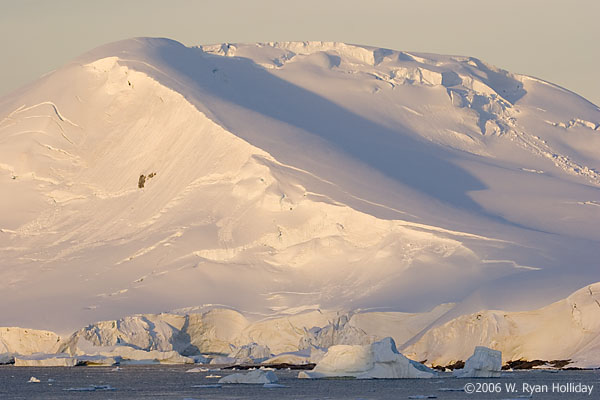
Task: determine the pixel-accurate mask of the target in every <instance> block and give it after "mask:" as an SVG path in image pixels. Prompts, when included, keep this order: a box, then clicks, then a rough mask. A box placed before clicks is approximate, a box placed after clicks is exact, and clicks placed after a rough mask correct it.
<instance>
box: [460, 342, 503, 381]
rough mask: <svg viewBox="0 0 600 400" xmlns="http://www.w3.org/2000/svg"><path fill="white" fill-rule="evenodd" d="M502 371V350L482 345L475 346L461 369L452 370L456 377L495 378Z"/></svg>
mask: <svg viewBox="0 0 600 400" xmlns="http://www.w3.org/2000/svg"><path fill="white" fill-rule="evenodd" d="M501 371H502V352H500V351H498V350H492V349H489V348H487V347H484V346H477V347H475V352H474V353H473V355H472V356H471V357H469V359H468V360H467V361H466V362H465V367H464V368H463V369H457V370H454V376H455V377H457V378H497V377H499V376H500V375H501Z"/></svg>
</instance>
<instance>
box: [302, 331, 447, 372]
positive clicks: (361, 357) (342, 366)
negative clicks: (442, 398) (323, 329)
mask: <svg viewBox="0 0 600 400" xmlns="http://www.w3.org/2000/svg"><path fill="white" fill-rule="evenodd" d="M434 376H435V372H434V371H433V370H431V369H429V368H427V367H426V366H424V365H423V364H420V363H417V362H415V361H412V360H409V359H408V358H406V357H404V356H403V355H402V354H400V353H399V352H398V350H397V349H396V344H395V343H394V340H393V339H392V338H389V337H388V338H385V339H383V340H381V341H379V342H375V343H372V344H370V345H356V346H349V345H338V346H332V347H330V348H329V349H328V351H327V353H326V354H325V356H324V357H323V359H322V360H321V361H319V363H317V365H316V366H315V368H314V369H313V370H312V371H301V372H300V373H299V374H298V378H325V377H355V378H357V379H398V378H432V377H434Z"/></svg>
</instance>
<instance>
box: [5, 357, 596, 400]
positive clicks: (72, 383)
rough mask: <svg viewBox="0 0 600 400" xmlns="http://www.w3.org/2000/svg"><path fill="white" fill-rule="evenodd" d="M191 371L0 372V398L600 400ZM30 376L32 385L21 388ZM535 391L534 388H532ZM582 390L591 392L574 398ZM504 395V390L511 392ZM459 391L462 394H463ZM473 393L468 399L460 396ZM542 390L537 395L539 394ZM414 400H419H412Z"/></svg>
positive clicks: (530, 378)
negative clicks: (269, 384) (235, 381)
mask: <svg viewBox="0 0 600 400" xmlns="http://www.w3.org/2000/svg"><path fill="white" fill-rule="evenodd" d="M190 368H192V367H191V366H182V365H177V366H172V365H152V366H124V367H121V368H120V369H119V370H118V371H115V370H114V368H113V367H73V368H54V367H45V368H33V367H14V366H0V399H3V400H4V399H179V400H183V399H282V398H283V399H410V398H427V396H435V397H430V398H437V399H448V400H450V399H473V400H475V399H522V398H526V397H528V395H529V394H530V393H529V392H528V390H533V389H537V390H540V391H541V392H538V393H533V395H532V398H534V399H600V371H560V372H557V373H550V372H544V371H539V370H534V371H515V372H505V373H503V376H502V377H501V378H496V379H483V378H480V379H468V378H467V379H456V378H452V376H451V375H450V374H440V377H439V378H434V379H393V380H353V379H327V380H306V379H297V378H296V377H297V375H298V372H297V371H289V370H279V371H275V373H276V374H277V376H278V378H279V383H280V384H282V385H285V386H286V387H283V388H280V387H278V388H265V387H263V386H262V385H222V387H220V388H210V387H194V386H197V385H210V384H216V383H217V381H218V378H209V377H207V376H208V375H211V374H212V375H221V376H225V375H227V374H231V373H234V371H210V372H197V373H186V372H185V371H186V370H188V369H190ZM31 377H35V378H37V379H39V380H40V382H39V383H29V382H28V381H29V380H30V378H31ZM536 385H537V386H536ZM584 385H585V386H586V387H587V388H588V390H589V388H590V387H591V388H592V393H591V394H589V393H588V392H587V391H586V392H581V390H583V387H584ZM511 388H512V391H511ZM465 389H466V391H465ZM471 389H473V390H474V391H475V392H474V393H468V391H470V390H471ZM544 390H545V391H544ZM419 396H421V397H419Z"/></svg>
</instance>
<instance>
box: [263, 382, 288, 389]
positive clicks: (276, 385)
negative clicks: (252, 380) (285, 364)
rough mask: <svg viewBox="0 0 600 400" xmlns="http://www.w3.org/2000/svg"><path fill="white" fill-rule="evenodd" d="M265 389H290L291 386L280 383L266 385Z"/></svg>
mask: <svg viewBox="0 0 600 400" xmlns="http://www.w3.org/2000/svg"><path fill="white" fill-rule="evenodd" d="M263 387H264V388H268V389H275V388H286V387H289V386H286V385H282V384H280V383H265V384H264V385H263Z"/></svg>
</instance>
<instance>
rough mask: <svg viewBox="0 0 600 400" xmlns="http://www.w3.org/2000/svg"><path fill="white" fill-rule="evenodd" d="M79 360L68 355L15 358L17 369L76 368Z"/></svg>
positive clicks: (39, 354)
mask: <svg viewBox="0 0 600 400" xmlns="http://www.w3.org/2000/svg"><path fill="white" fill-rule="evenodd" d="M78 364H79V360H78V359H77V358H75V357H71V356H70V355H68V354H66V353H58V354H45V353H37V354H32V355H29V356H20V355H16V356H15V366H16V367H74V366H76V365H78Z"/></svg>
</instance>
